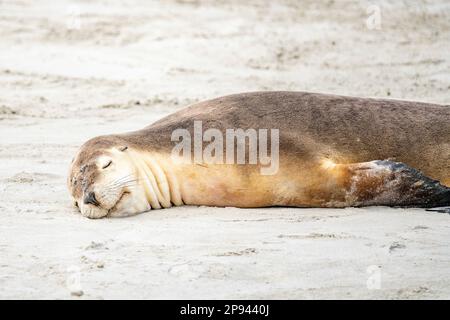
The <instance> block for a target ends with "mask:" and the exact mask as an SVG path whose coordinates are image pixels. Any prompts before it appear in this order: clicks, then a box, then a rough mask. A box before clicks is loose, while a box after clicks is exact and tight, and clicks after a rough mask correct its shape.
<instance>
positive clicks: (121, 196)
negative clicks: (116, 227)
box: [107, 191, 130, 216]
mask: <svg viewBox="0 0 450 320" xmlns="http://www.w3.org/2000/svg"><path fill="white" fill-rule="evenodd" d="M129 193H130V192H128V191H123V192H122V194H121V195H120V197H119V199H118V200H117V201H116V204H115V205H114V206H112V207H111V208H110V209H109V210H108V214H107V215H108V216H109V215H110V214H111V213H112V212H114V211H115V210H116V209H117V206H118V205H119V203H120V201H122V199H123V198H124V197H125V195H127V194H129Z"/></svg>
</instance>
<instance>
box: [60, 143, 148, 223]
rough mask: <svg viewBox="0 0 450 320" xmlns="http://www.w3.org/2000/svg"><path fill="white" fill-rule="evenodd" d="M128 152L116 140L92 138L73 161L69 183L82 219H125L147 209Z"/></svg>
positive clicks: (135, 170)
mask: <svg viewBox="0 0 450 320" xmlns="http://www.w3.org/2000/svg"><path fill="white" fill-rule="evenodd" d="M128 152H129V147H128V145H127V144H126V143H125V141H123V140H122V139H121V138H119V137H116V136H101V137H97V138H93V139H91V140H89V141H87V142H86V143H85V144H83V145H82V146H81V148H80V150H79V151H78V153H77V155H76V156H75V158H74V159H73V160H72V163H71V166H70V171H69V176H68V181H67V183H68V188H69V192H70V194H71V196H72V198H73V201H74V205H75V206H77V207H78V208H79V210H80V212H81V214H82V215H83V216H85V217H88V218H102V217H105V216H107V215H108V216H123V215H129V214H131V213H136V211H141V212H142V211H145V210H146V209H147V206H148V203H147V202H146V201H144V199H145V191H143V190H142V187H140V186H139V183H138V173H137V169H136V166H135V165H134V164H133V161H132V159H131V158H130V155H129V154H128ZM143 192H144V194H143ZM136 206H141V207H142V208H136Z"/></svg>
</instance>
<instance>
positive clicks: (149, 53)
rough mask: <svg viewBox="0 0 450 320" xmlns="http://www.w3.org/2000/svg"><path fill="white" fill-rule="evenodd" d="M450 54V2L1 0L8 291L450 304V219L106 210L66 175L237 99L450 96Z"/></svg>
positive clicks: (384, 211) (401, 212) (338, 212)
mask: <svg viewBox="0 0 450 320" xmlns="http://www.w3.org/2000/svg"><path fill="white" fill-rule="evenodd" d="M412 3H414V5H413V4H412ZM374 14H375V16H374ZM449 52H450V2H449V1H395V2H394V3H392V2H389V1H353V0H345V1H320V2H319V1H309V0H305V1H249V2H245V3H244V2H243V1H117V0H114V1H108V2H106V1H39V2H35V1H28V0H8V1H0V137H1V138H0V298H1V299H142V298H144V299H187V298H190V299H204V298H212V299H235V298H239V299H260V298H264V299H311V298H314V299H350V298H353V299H367V298H368V299H449V298H450V216H449V215H448V214H442V213H435V212H428V211H425V210H423V209H414V208H412V209H401V208H387V207H371V208H347V209H300V208H264V209H237V208H208V207H192V206H189V207H178V208H171V209H167V210H154V211H150V212H146V213H144V214H140V215H138V216H135V217H130V218H123V219H101V220H89V219H86V218H84V217H82V216H81V215H80V214H79V213H78V212H77V210H76V208H75V207H73V206H72V203H71V200H70V197H69V194H68V191H67V187H66V178H67V172H68V168H69V164H70V160H71V159H72V157H73V155H74V154H75V152H76V150H77V148H78V147H79V146H80V145H81V144H82V143H83V142H84V141H86V140H87V139H89V138H91V137H94V136H97V135H101V134H108V133H117V132H125V131H130V130H136V129H140V128H142V127H144V126H147V125H149V124H150V123H152V122H154V121H156V120H158V119H160V118H161V117H163V116H165V115H168V114H170V113H172V112H174V111H176V110H178V109H180V108H182V107H184V106H187V105H189V104H190V103H193V102H196V101H200V100H204V99H208V98H213V97H217V96H221V95H225V94H231V93H237V92H245V91H256V90H298V91H313V92H324V93H334V94H343V95H352V96H361V97H381V98H393V99H406V100H418V101H425V102H432V103H440V104H446V105H448V104H449V103H450V56H449V54H448V53H449Z"/></svg>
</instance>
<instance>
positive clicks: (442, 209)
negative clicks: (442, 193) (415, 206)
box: [427, 207, 450, 214]
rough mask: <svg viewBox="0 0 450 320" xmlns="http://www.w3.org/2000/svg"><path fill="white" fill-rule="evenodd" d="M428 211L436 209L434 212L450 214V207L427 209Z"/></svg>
mask: <svg viewBox="0 0 450 320" xmlns="http://www.w3.org/2000/svg"><path fill="white" fill-rule="evenodd" d="M427 211H434V212H439V213H448V214H450V207H447V208H433V209H427Z"/></svg>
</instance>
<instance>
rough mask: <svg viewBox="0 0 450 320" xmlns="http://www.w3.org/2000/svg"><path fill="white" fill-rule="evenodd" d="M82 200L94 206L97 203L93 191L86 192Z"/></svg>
mask: <svg viewBox="0 0 450 320" xmlns="http://www.w3.org/2000/svg"><path fill="white" fill-rule="evenodd" d="M83 202H84V203H85V204H93V205H94V206H98V205H99V203H98V201H97V199H96V198H95V193H94V192H88V193H87V194H86V195H85V196H84V201H83Z"/></svg>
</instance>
